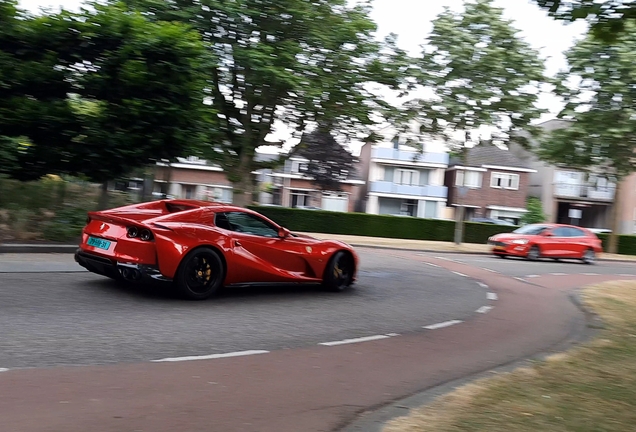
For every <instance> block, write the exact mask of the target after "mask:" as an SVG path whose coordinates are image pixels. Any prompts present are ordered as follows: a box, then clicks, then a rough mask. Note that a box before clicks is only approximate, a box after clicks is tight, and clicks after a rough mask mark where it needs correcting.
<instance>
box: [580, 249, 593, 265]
mask: <svg viewBox="0 0 636 432" xmlns="http://www.w3.org/2000/svg"><path fill="white" fill-rule="evenodd" d="M582 260H583V262H584V263H585V264H594V262H595V261H596V253H594V251H593V250H592V249H588V250H586V251H585V252H583V258H582Z"/></svg>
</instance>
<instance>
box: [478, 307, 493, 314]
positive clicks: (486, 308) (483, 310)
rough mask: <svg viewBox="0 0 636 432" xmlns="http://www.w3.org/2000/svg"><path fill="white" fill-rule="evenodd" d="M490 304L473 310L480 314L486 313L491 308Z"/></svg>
mask: <svg viewBox="0 0 636 432" xmlns="http://www.w3.org/2000/svg"><path fill="white" fill-rule="evenodd" d="M492 308H493V307H492V306H482V307H480V308H479V309H477V310H476V311H475V312H477V313H480V314H485V313H488V312H490V311H491V310H492Z"/></svg>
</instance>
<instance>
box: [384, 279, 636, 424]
mask: <svg viewBox="0 0 636 432" xmlns="http://www.w3.org/2000/svg"><path fill="white" fill-rule="evenodd" d="M583 301H584V302H585V304H586V305H587V306H588V307H590V308H591V309H592V310H594V311H595V312H596V313H597V314H598V315H599V316H600V317H601V319H602V320H603V322H604V326H605V328H604V329H603V330H602V331H601V333H600V334H599V335H598V337H597V338H595V339H594V340H593V341H591V342H589V343H586V344H583V345H581V346H579V347H577V348H574V349H572V350H570V351H568V352H566V353H563V354H557V355H554V356H551V357H549V358H548V359H546V360H545V361H541V362H537V363H535V364H534V365H532V366H531V367H527V368H521V369H518V370H516V371H513V372H510V373H506V374H501V375H499V376H496V377H493V378H486V379H483V380H480V381H477V382H475V383H473V384H469V385H466V386H463V387H461V388H459V389H458V390H456V391H454V392H452V393H450V394H448V395H446V396H443V397H441V398H440V399H438V400H437V401H435V402H434V403H433V404H431V405H429V406H426V407H423V408H420V409H418V410H413V411H412V412H411V413H410V415H409V416H407V417H400V418H397V419H395V420H393V421H392V422H390V423H389V424H387V426H386V427H385V428H384V431H383V432H423V431H436V432H450V431H453V432H455V431H489V432H498V431H501V432H504V431H505V432H509V431H515V432H525V431H528V432H530V431H532V432H535V431H577V432H585V431H590V432H591V431H607V432H610V431H616V432H619V431H620V432H624V431H628V430H634V428H635V427H636V426H635V425H636V313H635V312H636V282H631V281H615V282H608V283H603V284H599V285H595V286H591V287H588V288H587V289H585V290H584V292H583Z"/></svg>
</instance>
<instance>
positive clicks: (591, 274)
mask: <svg viewBox="0 0 636 432" xmlns="http://www.w3.org/2000/svg"><path fill="white" fill-rule="evenodd" d="M583 276H598V273H583Z"/></svg>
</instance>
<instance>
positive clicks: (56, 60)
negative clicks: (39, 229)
mask: <svg viewBox="0 0 636 432" xmlns="http://www.w3.org/2000/svg"><path fill="white" fill-rule="evenodd" d="M2 6H3V7H2V9H0V11H3V16H4V17H7V26H3V29H0V37H2V40H1V41H0V42H2V45H3V47H6V49H3V51H2V53H1V54H0V70H1V72H2V75H1V76H2V77H3V78H2V80H3V82H2V83H3V86H1V87H0V99H1V101H0V135H6V136H10V137H17V136H22V135H23V136H26V137H28V138H29V140H30V141H31V142H32V143H33V145H32V146H30V147H28V149H27V150H26V151H24V152H21V154H20V155H19V158H18V165H19V169H17V170H14V172H13V173H12V175H13V176H14V177H17V178H20V179H31V178H37V177H40V176H42V175H44V174H47V173H50V172H67V173H71V174H83V175H85V176H87V177H88V178H89V179H91V180H94V181H99V182H103V181H106V180H110V179H113V178H116V177H118V176H120V175H122V174H125V173H126V172H127V171H129V170H130V169H132V168H134V167H138V166H140V165H144V164H146V163H148V161H149V160H150V159H151V158H172V157H174V156H179V155H181V154H182V152H183V150H184V149H185V148H186V147H188V146H190V145H191V144H192V143H193V142H196V141H197V140H199V139H200V137H201V134H202V132H203V131H202V127H203V126H204V124H205V122H203V120H202V119H203V118H204V117H203V116H204V111H203V108H204V105H203V100H204V91H203V89H204V87H205V82H204V80H203V79H202V78H203V76H204V75H203V68H204V67H205V59H206V57H207V52H206V50H205V49H204V47H203V44H202V41H201V38H200V35H199V34H198V33H197V32H194V31H192V30H191V29H190V28H189V27H188V26H186V25H184V24H180V23H164V22H161V23H154V22H151V21H149V20H148V19H146V18H145V17H143V16H142V15H141V14H140V13H131V12H130V11H127V10H126V8H125V7H124V6H122V5H118V4H115V5H98V4H95V5H93V6H94V10H91V11H83V12H82V13H80V14H75V13H69V12H65V11H63V12H61V13H59V14H55V15H48V16H41V17H31V16H28V15H24V14H20V13H19V11H17V10H16V9H15V7H14V6H15V5H11V4H10V2H6V1H5V2H3V3H2ZM6 11H8V12H6Z"/></svg>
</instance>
